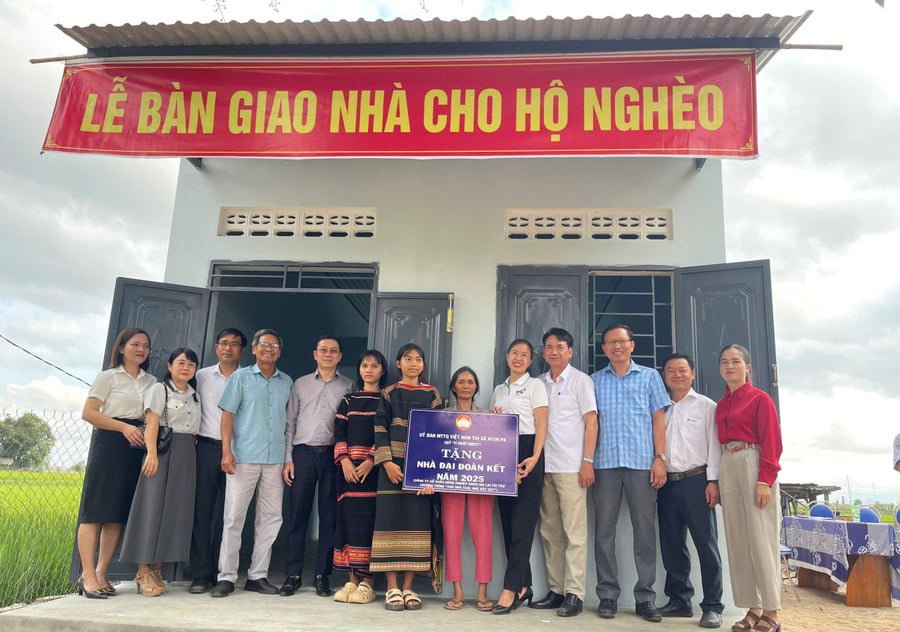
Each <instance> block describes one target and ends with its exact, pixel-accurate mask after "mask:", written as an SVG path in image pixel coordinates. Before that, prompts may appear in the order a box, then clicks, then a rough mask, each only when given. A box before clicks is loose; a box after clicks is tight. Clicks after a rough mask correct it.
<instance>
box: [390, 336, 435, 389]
mask: <svg viewBox="0 0 900 632" xmlns="http://www.w3.org/2000/svg"><path fill="white" fill-rule="evenodd" d="M410 351H415V352H417V353H418V354H419V355H420V356H422V372H421V373H419V384H428V362H427V361H426V360H425V350H424V349H422V347H420V346H419V345H417V344H416V343H414V342H407V343H406V344H405V345H403V346H402V347H400V351H398V352H397V362H398V363H399V362H400V360H401V359H402V358H403V356H405V355H406V354H407V353H409V352H410Z"/></svg>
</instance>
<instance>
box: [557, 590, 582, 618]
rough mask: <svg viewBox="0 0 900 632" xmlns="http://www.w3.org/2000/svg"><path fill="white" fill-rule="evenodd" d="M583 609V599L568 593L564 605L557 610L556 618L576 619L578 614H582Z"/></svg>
mask: <svg viewBox="0 0 900 632" xmlns="http://www.w3.org/2000/svg"><path fill="white" fill-rule="evenodd" d="M583 609H584V602H583V601H582V600H581V598H579V597H576V596H575V595H573V594H572V593H566V598H565V599H564V600H563V602H562V605H561V606H560V607H559V608H557V609H556V616H558V617H574V616H575V615H576V614H581V611H582V610H583Z"/></svg>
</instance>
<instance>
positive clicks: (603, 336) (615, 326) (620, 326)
mask: <svg viewBox="0 0 900 632" xmlns="http://www.w3.org/2000/svg"><path fill="white" fill-rule="evenodd" d="M613 329H624V330H625V331H626V332H628V339H629V340H634V332H633V331H631V327H629V326H628V325H626V324H624V323H615V324H612V325H610V326H609V327H607V328H606V329H604V330H603V333H602V334H600V342H601V343H605V342H606V334H608V333H609V332H611V331H612V330H613Z"/></svg>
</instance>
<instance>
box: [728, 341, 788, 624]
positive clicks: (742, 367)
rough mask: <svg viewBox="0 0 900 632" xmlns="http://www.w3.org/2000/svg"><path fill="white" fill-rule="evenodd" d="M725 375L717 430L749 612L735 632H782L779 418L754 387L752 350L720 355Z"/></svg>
mask: <svg viewBox="0 0 900 632" xmlns="http://www.w3.org/2000/svg"><path fill="white" fill-rule="evenodd" d="M719 372H720V373H721V375H722V378H723V379H724V380H725V382H726V384H727V388H726V389H725V395H724V396H723V397H722V399H720V400H719V404H718V407H717V408H716V426H717V429H718V431H719V441H720V442H721V443H722V445H723V447H724V453H723V455H722V464H721V467H720V470H719V492H720V496H721V502H722V514H723V516H724V518H725V536H726V542H727V546H728V563H729V565H730V566H731V591H732V593H733V595H734V603H735V605H737V606H739V607H741V608H747V609H748V610H747V614H746V615H744V618H743V619H741V620H740V621H738V622H737V623H735V624H734V626H732V628H731V629H732V630H736V631H740V630H753V631H758V632H777V631H778V630H780V629H781V624H780V623H779V622H778V611H779V610H780V609H781V582H780V578H779V573H780V570H779V569H780V567H779V550H778V543H779V526H780V524H781V506H780V503H779V499H778V493H779V492H778V482H777V480H776V477H777V475H778V470H779V469H781V466H780V465H779V464H778V460H779V459H780V458H781V428H780V426H779V424H778V413H777V412H776V411H775V403H774V402H773V401H772V398H771V397H769V395H768V394H766V393H765V392H764V391H761V390H759V389H758V388H756V387H754V386H753V385H752V384H751V383H750V352H749V351H747V349H745V348H744V347H742V346H740V345H728V346H727V347H725V348H724V349H722V351H721V352H719Z"/></svg>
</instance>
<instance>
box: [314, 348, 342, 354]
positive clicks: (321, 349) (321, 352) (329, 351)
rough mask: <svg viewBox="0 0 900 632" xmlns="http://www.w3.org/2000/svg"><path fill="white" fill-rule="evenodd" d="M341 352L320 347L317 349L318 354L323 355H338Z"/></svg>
mask: <svg viewBox="0 0 900 632" xmlns="http://www.w3.org/2000/svg"><path fill="white" fill-rule="evenodd" d="M340 352H341V350H340V349H325V348H324V347H319V348H318V349H316V353H319V354H321V355H337V354H339V353H340Z"/></svg>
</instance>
